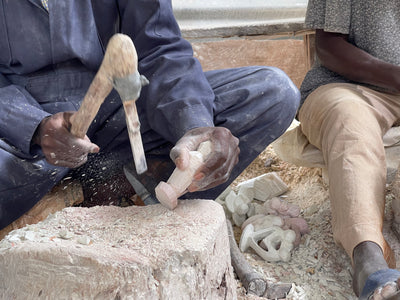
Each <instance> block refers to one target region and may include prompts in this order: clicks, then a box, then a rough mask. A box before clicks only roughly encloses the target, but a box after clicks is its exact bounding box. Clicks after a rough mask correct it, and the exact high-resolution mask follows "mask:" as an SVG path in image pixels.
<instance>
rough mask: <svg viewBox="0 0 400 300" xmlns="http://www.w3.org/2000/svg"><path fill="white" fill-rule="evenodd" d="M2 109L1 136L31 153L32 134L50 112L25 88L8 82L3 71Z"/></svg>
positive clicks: (1, 85)
mask: <svg viewBox="0 0 400 300" xmlns="http://www.w3.org/2000/svg"><path fill="white" fill-rule="evenodd" d="M0 111H1V114H0V138H1V139H4V140H5V141H6V142H7V143H9V144H11V145H12V146H14V147H16V148H18V149H19V150H21V151H22V152H23V153H25V154H29V153H30V146H31V140H32V136H33V134H34V132H35V130H36V128H37V126H38V125H39V123H40V122H41V121H42V120H43V119H44V118H45V117H47V116H48V115H49V114H48V113H47V112H45V111H43V109H42V108H41V106H40V105H39V104H38V103H37V101H36V100H35V99H33V98H32V96H31V95H30V94H29V93H28V92H26V90H25V89H23V88H21V87H19V86H16V85H12V84H8V83H7V80H6V78H5V77H4V76H3V75H2V74H1V73H0Z"/></svg>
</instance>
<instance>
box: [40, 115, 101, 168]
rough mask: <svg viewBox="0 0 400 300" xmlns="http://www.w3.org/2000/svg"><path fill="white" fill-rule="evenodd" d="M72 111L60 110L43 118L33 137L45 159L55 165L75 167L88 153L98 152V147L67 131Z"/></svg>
mask: <svg viewBox="0 0 400 300" xmlns="http://www.w3.org/2000/svg"><path fill="white" fill-rule="evenodd" d="M72 114H73V113H72V112H60V113H57V114H55V115H52V116H50V117H48V118H46V119H44V120H43V121H42V122H41V123H40V125H39V127H38V129H37V131H36V133H35V135H34V137H33V143H34V144H37V145H39V146H40V147H41V148H42V151H43V154H44V156H45V157H46V160H47V161H48V162H49V163H51V164H53V165H56V166H62V167H68V168H76V167H79V166H80V165H82V164H84V163H85V162H86V161H87V155H88V153H97V152H99V150H100V149H99V147H98V146H97V145H96V144H93V143H92V142H90V140H89V138H88V137H87V136H85V138H84V139H80V138H77V137H75V136H74V135H72V134H71V133H70V132H69V128H70V126H71V123H70V121H69V120H70V117H71V116H72Z"/></svg>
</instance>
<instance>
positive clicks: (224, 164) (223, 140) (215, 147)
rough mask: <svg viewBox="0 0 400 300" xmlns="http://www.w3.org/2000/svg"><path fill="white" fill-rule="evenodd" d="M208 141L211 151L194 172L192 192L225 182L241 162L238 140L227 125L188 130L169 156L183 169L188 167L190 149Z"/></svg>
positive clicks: (193, 149)
mask: <svg viewBox="0 0 400 300" xmlns="http://www.w3.org/2000/svg"><path fill="white" fill-rule="evenodd" d="M207 140H209V141H210V142H211V144H212V149H211V154H210V155H209V156H208V157H206V158H205V161H204V163H203V165H202V166H201V167H200V168H199V169H198V170H197V171H196V173H195V174H194V179H193V182H192V184H191V185H190V186H189V187H188V191H189V192H195V191H203V190H207V189H210V188H213V187H215V186H217V185H219V184H222V183H224V182H226V181H227V180H228V178H229V175H230V173H231V172H232V169H233V167H234V166H235V165H236V164H237V163H238V161H239V152H240V150H239V146H238V145H239V139H238V138H236V137H234V136H233V135H232V133H231V132H230V131H229V130H228V129H226V128H224V127H201V128H195V129H192V130H190V131H188V132H187V133H186V134H185V135H184V136H183V137H182V138H181V139H180V140H179V141H178V142H177V143H176V145H175V147H174V148H172V150H171V153H170V157H171V159H172V160H173V161H174V162H175V165H176V167H177V168H178V169H180V170H185V169H186V168H187V167H188V166H189V151H196V150H197V148H198V146H199V145H200V144H201V143H202V142H204V141H207Z"/></svg>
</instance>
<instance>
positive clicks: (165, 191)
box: [155, 141, 212, 210]
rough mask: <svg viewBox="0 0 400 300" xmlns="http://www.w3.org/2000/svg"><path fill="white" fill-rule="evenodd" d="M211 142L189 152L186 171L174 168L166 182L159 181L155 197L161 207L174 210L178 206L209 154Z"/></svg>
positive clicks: (206, 142)
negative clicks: (180, 198)
mask: <svg viewBox="0 0 400 300" xmlns="http://www.w3.org/2000/svg"><path fill="white" fill-rule="evenodd" d="M211 148H212V145H211V142H210V141H205V142H203V143H201V144H200V145H199V147H198V149H197V151H190V152H189V156H190V165H189V167H188V168H187V169H186V170H179V169H178V168H175V170H174V171H173V172H172V174H171V176H170V177H169V179H168V181H167V182H163V181H161V182H160V183H159V184H158V185H157V186H156V188H155V192H156V197H157V199H158V200H159V201H160V203H161V204H162V205H164V206H165V207H167V208H169V209H171V210H172V209H174V208H175V207H176V206H177V205H178V198H179V197H180V196H182V195H183V194H184V193H185V192H186V189H187V187H188V186H189V185H190V184H191V183H192V181H193V176H194V174H195V173H196V171H197V169H198V168H199V167H200V166H201V164H202V163H203V161H204V159H205V158H206V157H207V156H208V155H209V154H210V152H211Z"/></svg>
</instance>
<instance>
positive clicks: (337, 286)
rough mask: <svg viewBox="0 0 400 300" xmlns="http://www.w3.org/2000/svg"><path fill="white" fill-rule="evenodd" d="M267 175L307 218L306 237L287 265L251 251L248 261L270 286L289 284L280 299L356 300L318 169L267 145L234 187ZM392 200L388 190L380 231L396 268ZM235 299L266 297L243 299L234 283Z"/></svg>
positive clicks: (242, 292) (237, 231) (397, 251)
mask: <svg viewBox="0 0 400 300" xmlns="http://www.w3.org/2000/svg"><path fill="white" fill-rule="evenodd" d="M268 165H270V166H268ZM268 172H277V173H278V174H279V176H280V177H281V179H282V180H283V181H284V182H285V183H286V184H287V185H288V186H289V191H288V192H286V193H285V194H284V195H283V196H284V197H285V198H284V199H285V200H287V201H288V202H290V203H296V204H298V205H299V206H300V207H301V209H302V213H301V215H302V216H303V217H304V218H305V219H306V221H307V223H308V225H309V228H310V233H309V234H307V235H305V236H303V238H302V242H301V244H300V246H299V247H298V248H297V249H294V250H293V252H292V258H291V260H290V261H289V262H279V263H268V262H265V261H264V260H263V259H262V258H261V257H259V256H258V255H257V254H255V252H254V251H252V250H251V249H250V250H248V251H247V252H246V253H245V257H246V258H247V260H248V261H249V262H250V263H251V265H252V266H253V268H254V269H255V270H257V271H258V272H259V273H261V274H263V275H264V276H265V278H266V279H267V281H268V282H271V283H280V282H283V283H292V290H291V291H290V293H289V295H288V296H287V297H286V298H284V299H305V300H314V299H315V300H322V299H335V300H342V299H346V300H353V299H354V300H356V299H357V297H356V296H355V295H354V293H353V291H352V288H351V283H352V280H351V264H350V260H349V259H348V257H347V255H346V253H345V252H344V250H343V249H342V248H341V247H339V246H338V245H336V244H335V242H334V240H333V237H332V230H331V224H330V220H331V214H330V206H329V205H330V204H329V195H328V186H327V184H325V181H324V180H323V177H322V171H321V169H316V168H306V167H298V166H295V165H292V164H289V163H286V162H284V161H282V160H281V159H280V158H279V157H277V155H276V154H275V153H274V150H273V147H272V146H269V147H268V148H267V149H266V150H265V151H264V152H263V153H262V154H261V155H260V156H259V157H258V158H257V159H256V160H255V161H254V162H253V163H252V164H251V165H250V166H249V167H248V168H247V169H246V170H245V171H244V172H243V173H242V174H241V176H240V177H239V178H237V180H236V181H235V182H234V183H233V184H232V186H233V187H235V186H236V185H237V184H238V183H239V182H241V181H244V180H247V179H250V178H253V177H256V176H259V175H261V174H264V173H268ZM392 197H393V196H392V194H391V193H390V190H389V189H388V191H387V196H386V198H387V204H386V213H385V228H384V233H385V237H386V239H387V240H388V242H389V244H390V245H391V246H392V248H393V250H394V251H395V255H396V259H397V262H398V263H397V265H399V258H400V247H399V243H398V240H397V239H396V237H395V236H394V235H393V233H392V232H391V230H390V223H391V219H392V213H391V205H390V204H391V198H392ZM234 230H235V235H236V238H237V240H238V239H239V238H240V233H241V231H240V229H239V228H237V227H234ZM238 299H239V300H258V299H266V297H265V298H264V297H256V296H252V295H246V293H245V290H244V288H243V287H242V286H241V283H240V281H238Z"/></svg>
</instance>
